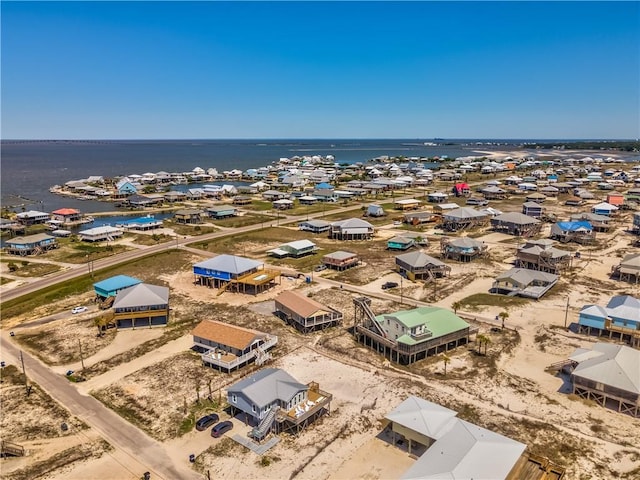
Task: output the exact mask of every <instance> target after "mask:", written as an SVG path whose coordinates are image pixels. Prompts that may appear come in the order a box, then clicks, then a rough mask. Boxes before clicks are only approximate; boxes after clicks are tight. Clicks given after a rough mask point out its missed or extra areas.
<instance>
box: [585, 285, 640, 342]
mask: <svg viewBox="0 0 640 480" xmlns="http://www.w3.org/2000/svg"><path fill="white" fill-rule="evenodd" d="M593 330H595V331H596V332H597V333H598V336H601V335H602V334H603V333H604V334H605V335H606V334H608V335H609V337H612V336H613V334H614V333H617V334H619V335H620V339H624V338H626V337H627V336H629V337H630V338H631V339H635V340H636V341H638V342H640V300H639V299H637V298H635V297H632V296H631V295H618V296H616V297H612V298H611V300H609V303H607V306H606V307H601V306H600V305H585V306H584V307H582V310H580V316H579V317H578V332H579V333H587V334H591V333H592V331H593Z"/></svg>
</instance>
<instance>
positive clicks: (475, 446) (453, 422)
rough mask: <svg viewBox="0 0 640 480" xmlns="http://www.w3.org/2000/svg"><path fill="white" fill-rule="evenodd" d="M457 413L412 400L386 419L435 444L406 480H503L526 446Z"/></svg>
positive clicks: (406, 475)
mask: <svg viewBox="0 0 640 480" xmlns="http://www.w3.org/2000/svg"><path fill="white" fill-rule="evenodd" d="M456 415H457V413H456V412H455V411H453V410H449V409H448V408H445V407H441V406H440V405H437V404H435V403H432V402H428V401H426V400H423V399H421V398H417V397H409V398H407V399H406V400H405V401H404V402H402V403H401V404H400V405H398V406H397V407H396V408H395V409H394V410H393V411H392V412H391V413H389V414H388V415H387V416H386V418H387V419H388V420H391V421H393V422H396V423H398V424H400V425H402V426H404V427H406V428H409V429H411V430H413V431H415V432H417V433H420V434H422V435H425V436H427V437H429V438H432V439H434V440H435V442H434V443H433V444H432V445H431V446H430V447H429V448H428V449H427V451H426V452H425V453H424V454H423V455H422V456H421V457H420V458H419V459H418V460H417V461H416V462H415V463H414V464H413V465H412V466H411V467H410V468H409V470H407V471H406V472H405V473H404V475H403V476H402V477H401V478H403V479H407V480H408V479H438V480H472V479H476V480H504V479H506V477H507V475H508V474H509V472H510V471H511V469H512V468H513V467H514V465H515V464H516V462H517V461H518V459H519V458H520V456H521V455H522V453H523V452H524V450H525V448H526V445H524V444H522V443H520V442H517V441H515V440H512V439H510V438H507V437H505V436H503V435H500V434H498V433H495V432H492V431H490V430H487V429H485V428H482V427H479V426H477V425H473V424H472V423H469V422H465V421H464V420H460V419H459V418H456Z"/></svg>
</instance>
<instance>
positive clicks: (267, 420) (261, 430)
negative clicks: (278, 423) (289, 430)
mask: <svg viewBox="0 0 640 480" xmlns="http://www.w3.org/2000/svg"><path fill="white" fill-rule="evenodd" d="M278 410H280V407H271V410H269V412H268V413H267V415H266V416H265V417H264V418H263V419H262V420H261V421H260V424H259V425H258V426H257V427H255V428H254V429H253V430H251V434H250V436H251V437H252V438H255V439H256V440H262V439H263V438H264V437H265V436H266V435H267V433H269V430H271V426H272V425H273V422H274V421H275V419H276V415H277V414H278Z"/></svg>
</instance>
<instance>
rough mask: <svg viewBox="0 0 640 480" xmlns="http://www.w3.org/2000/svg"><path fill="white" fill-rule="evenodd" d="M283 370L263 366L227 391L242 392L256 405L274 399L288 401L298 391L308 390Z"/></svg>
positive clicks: (262, 405)
mask: <svg viewBox="0 0 640 480" xmlns="http://www.w3.org/2000/svg"><path fill="white" fill-rule="evenodd" d="M308 388H309V387H308V386H307V385H304V384H302V383H300V382H298V381H297V380H296V379H295V378H293V377H292V376H291V375H289V374H288V373H287V372H285V371H284V370H281V369H279V368H264V369H262V370H260V371H258V372H257V373H255V374H253V375H251V376H249V377H247V378H245V379H243V380H240V381H239V382H237V383H236V384H234V385H232V386H231V387H229V389H228V392H229V393H242V394H243V395H244V396H246V397H247V398H248V399H249V401H251V402H252V403H253V404H255V405H256V406H257V407H264V406H266V405H270V404H271V403H273V402H274V401H275V400H280V401H282V402H288V401H289V400H291V399H292V398H293V397H294V396H295V395H296V394H297V393H298V392H300V391H305V390H308Z"/></svg>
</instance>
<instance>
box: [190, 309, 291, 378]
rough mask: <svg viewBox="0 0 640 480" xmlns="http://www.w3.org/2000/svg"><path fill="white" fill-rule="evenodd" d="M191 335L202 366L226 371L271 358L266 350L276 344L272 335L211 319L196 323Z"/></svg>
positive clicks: (275, 338)
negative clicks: (200, 356) (200, 357)
mask: <svg viewBox="0 0 640 480" xmlns="http://www.w3.org/2000/svg"><path fill="white" fill-rule="evenodd" d="M191 335H193V343H194V347H195V349H196V350H198V351H199V352H200V353H201V354H202V363H203V365H205V366H208V367H212V368H219V369H221V370H224V371H227V372H231V371H233V370H234V369H238V368H240V367H242V366H243V365H246V364H248V363H250V362H254V361H255V363H256V364H257V365H262V364H263V363H264V362H265V361H266V360H268V359H269V358H270V357H271V355H270V354H269V353H268V352H267V350H268V349H270V348H272V347H274V346H275V345H276V344H277V343H278V337H277V336H275V335H269V334H267V333H263V332H259V331H257V330H251V329H248V328H243V327H238V326H235V325H230V324H228V323H223V322H218V321H215V320H204V321H202V322H200V323H199V324H198V325H197V326H196V328H194V329H193V330H192V332H191Z"/></svg>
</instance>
